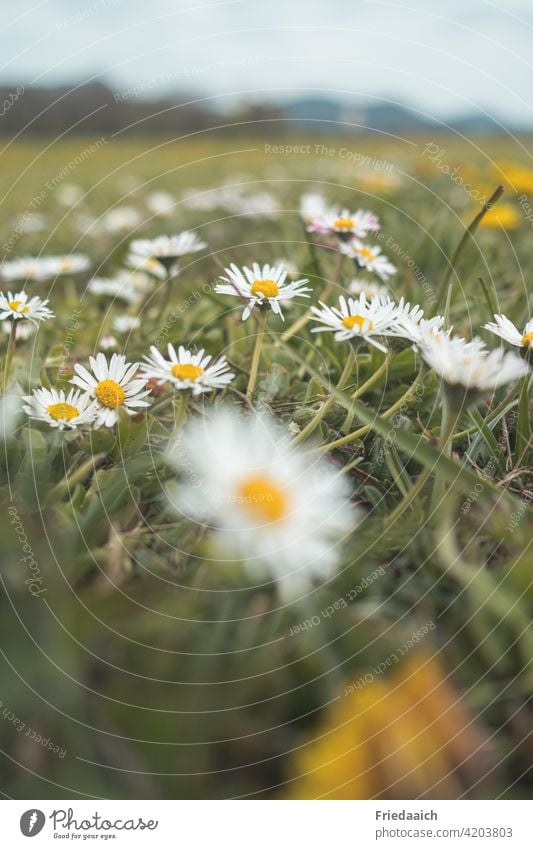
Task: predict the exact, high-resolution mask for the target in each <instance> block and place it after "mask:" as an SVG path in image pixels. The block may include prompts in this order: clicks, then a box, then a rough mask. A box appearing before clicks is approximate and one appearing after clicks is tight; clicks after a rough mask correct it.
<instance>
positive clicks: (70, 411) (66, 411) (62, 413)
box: [48, 403, 79, 422]
mask: <svg viewBox="0 0 533 849" xmlns="http://www.w3.org/2000/svg"><path fill="white" fill-rule="evenodd" d="M48 412H49V413H50V415H51V416H52V418H53V419H55V420H56V421H59V420H60V419H66V420H67V421H68V422H69V421H70V420H71V419H75V418H76V416H78V415H79V410H77V409H76V407H73V406H72V404H65V403H61V404H49V405H48Z"/></svg>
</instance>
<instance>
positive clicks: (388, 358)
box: [341, 351, 394, 433]
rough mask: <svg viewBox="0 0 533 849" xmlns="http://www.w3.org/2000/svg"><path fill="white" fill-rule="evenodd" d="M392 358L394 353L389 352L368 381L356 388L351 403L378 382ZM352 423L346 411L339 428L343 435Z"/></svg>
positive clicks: (349, 413) (386, 370)
mask: <svg viewBox="0 0 533 849" xmlns="http://www.w3.org/2000/svg"><path fill="white" fill-rule="evenodd" d="M393 358H394V353H393V352H392V351H391V352H390V353H388V354H387V356H386V357H385V359H384V360H383V362H382V363H381V365H380V367H379V368H378V369H376V371H375V372H374V374H372V375H370V377H369V378H368V380H366V381H365V382H364V383H363V384H362V385H361V386H358V387H357V389H356V390H355V392H354V394H353V395H352V401H356V400H357V398H360V397H361V395H364V394H365V392H368V390H369V389H371V388H372V386H374V384H375V383H377V382H378V380H380V378H381V376H382V375H383V374H386V373H387V372H388V370H389V366H390V364H391V363H392V360H393ZM352 421H353V413H352V411H351V410H348V412H347V413H346V418H345V419H344V424H343V426H342V428H341V430H342V432H343V433H347V432H348V431H349V430H350V427H351V424H352Z"/></svg>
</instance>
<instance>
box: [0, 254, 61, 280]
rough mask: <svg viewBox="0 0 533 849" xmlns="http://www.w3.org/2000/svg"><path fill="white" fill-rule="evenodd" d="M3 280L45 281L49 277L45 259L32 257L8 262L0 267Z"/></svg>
mask: <svg viewBox="0 0 533 849" xmlns="http://www.w3.org/2000/svg"><path fill="white" fill-rule="evenodd" d="M0 276H1V277H2V279H3V280H7V281H9V282H11V281H12V280H46V279H47V278H48V277H49V274H48V266H47V262H46V259H44V258H39V257H32V256H25V257H20V258H19V259H12V260H8V261H7V262H3V263H2V265H1V266H0Z"/></svg>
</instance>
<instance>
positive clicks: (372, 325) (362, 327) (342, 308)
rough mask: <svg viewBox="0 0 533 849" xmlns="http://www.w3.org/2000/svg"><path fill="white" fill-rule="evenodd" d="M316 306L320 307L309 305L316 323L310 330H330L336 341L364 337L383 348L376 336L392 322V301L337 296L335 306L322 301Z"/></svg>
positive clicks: (385, 332)
mask: <svg viewBox="0 0 533 849" xmlns="http://www.w3.org/2000/svg"><path fill="white" fill-rule="evenodd" d="M320 305H321V309H319V308H318V307H311V310H312V312H313V313H314V315H313V316H312V317H311V321H317V322H319V323H320V324H319V326H318V327H313V328H312V331H311V332H312V333H323V332H325V331H329V332H333V333H335V339H336V340H337V341H348V340H355V339H364V340H365V342H368V343H369V344H370V345H374V347H376V348H379V350H380V351H384V352H386V351H387V349H386V348H385V346H384V345H383V344H382V343H381V342H380V341H379V337H380V336H386V335H387V334H388V332H389V331H390V329H391V327H393V325H394V321H395V316H396V306H395V304H394V303H393V302H392V301H384V300H382V299H381V298H380V297H375V298H371V299H370V300H367V299H366V297H365V295H360V296H359V297H358V298H348V299H346V298H345V297H344V295H341V296H340V298H339V306H338V307H329V306H327V304H324V303H322V301H321V302H320Z"/></svg>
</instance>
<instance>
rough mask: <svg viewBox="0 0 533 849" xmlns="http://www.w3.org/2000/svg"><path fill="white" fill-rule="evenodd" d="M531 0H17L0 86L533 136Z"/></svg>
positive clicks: (1, 26)
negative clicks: (190, 96)
mask: <svg viewBox="0 0 533 849" xmlns="http://www.w3.org/2000/svg"><path fill="white" fill-rule="evenodd" d="M532 43H533V3H532V2H531V0H498V2H490V0H445V2H443V0H407V2H400V0H383V2H382V0H214V2H205V0H16V2H10V3H9V4H8V3H5V4H4V5H3V10H2V21H1V23H0V82H1V83H2V84H6V83H7V84H9V85H11V84H14V83H18V82H23V83H24V84H27V83H30V82H34V83H39V84H41V85H47V84H54V83H59V82H72V81H75V82H79V81H80V80H89V79H93V80H101V81H105V82H107V83H108V84H109V85H110V86H111V87H112V88H113V89H114V90H115V91H117V92H121V91H125V90H127V89H129V88H131V87H133V86H139V87H140V89H141V93H142V95H143V96H161V95H164V94H167V93H168V92H171V91H175V90H177V89H181V90H188V91H189V90H192V91H195V92H198V93H199V94H201V95H206V96H210V97H211V96H213V97H216V98H217V99H218V104H219V105H223V103H224V99H223V98H227V97H231V98H233V99H234V98H235V97H239V98H246V99H251V98H252V97H255V98H257V97H261V98H268V99H272V98H279V97H281V96H283V97H286V96H288V95H290V96H294V95H295V94H296V95H302V94H305V93H310V92H311V91H317V90H321V91H323V92H324V93H325V92H326V91H329V92H330V93H333V92H336V93H337V94H341V93H342V94H343V95H344V96H346V97H349V98H353V99H360V98H363V97H370V98H380V99H383V98H384V99H386V100H391V101H398V102H401V103H407V104H412V105H414V106H415V107H416V108H418V109H420V110H421V111H423V112H424V113H427V114H429V115H435V116H437V117H444V118H445V117H446V116H448V115H452V114H456V113H461V112H466V111H471V110H472V108H474V109H481V110H484V111H486V112H488V113H489V114H491V115H496V116H501V117H503V119H504V120H505V119H511V120H519V121H520V122H522V123H528V124H533V109H532V106H533V97H532V89H533V87H532V73H531V61H532V60H531V54H532V50H531V46H532Z"/></svg>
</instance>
